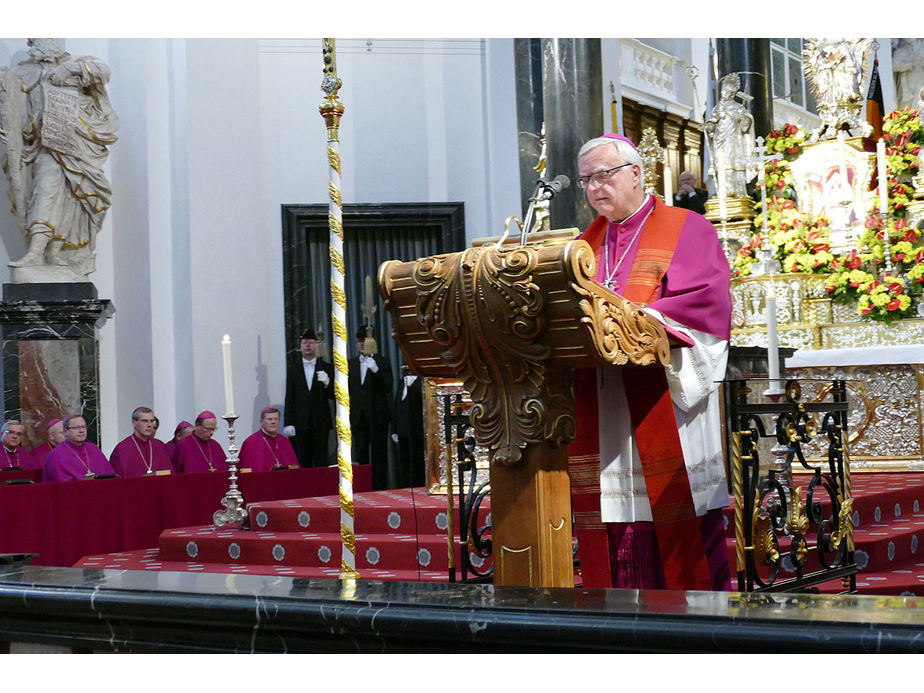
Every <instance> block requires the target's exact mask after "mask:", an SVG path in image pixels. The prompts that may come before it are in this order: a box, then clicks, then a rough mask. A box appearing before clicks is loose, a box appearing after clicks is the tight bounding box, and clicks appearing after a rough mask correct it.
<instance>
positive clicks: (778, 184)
mask: <svg viewBox="0 0 924 693" xmlns="http://www.w3.org/2000/svg"><path fill="white" fill-rule="evenodd" d="M785 187H786V181H784V180H783V179H782V178H780V179H779V180H778V181H777V182H776V189H777V190H782V189H783V188H785Z"/></svg>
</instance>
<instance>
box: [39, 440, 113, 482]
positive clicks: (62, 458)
mask: <svg viewBox="0 0 924 693" xmlns="http://www.w3.org/2000/svg"><path fill="white" fill-rule="evenodd" d="M87 470H89V471H90V472H91V473H93V474H115V470H114V469H113V468H112V465H111V464H109V460H107V459H106V456H105V455H104V454H103V451H102V450H100V449H99V448H98V447H96V446H95V445H94V444H93V443H84V444H83V445H82V446H80V447H78V446H76V445H74V444H73V443H72V442H71V441H69V440H65V441H64V442H63V443H61V444H60V445H59V446H58V447H56V448H55V449H54V450H52V451H51V452H50V453H49V455H48V457H46V458H45V467H44V469H43V470H42V481H79V480H80V479H83V478H84V477H85V476H86V475H87Z"/></svg>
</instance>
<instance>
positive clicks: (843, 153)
mask: <svg viewBox="0 0 924 693" xmlns="http://www.w3.org/2000/svg"><path fill="white" fill-rule="evenodd" d="M837 145H838V147H837V154H838V156H839V157H840V161H841V163H840V170H841V185H842V186H843V187H844V189H846V188H847V140H845V139H844V131H843V130H838V131H837Z"/></svg>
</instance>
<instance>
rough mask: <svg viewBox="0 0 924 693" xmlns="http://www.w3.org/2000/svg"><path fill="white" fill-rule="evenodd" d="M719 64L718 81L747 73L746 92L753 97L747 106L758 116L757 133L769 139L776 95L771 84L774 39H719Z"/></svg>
mask: <svg viewBox="0 0 924 693" xmlns="http://www.w3.org/2000/svg"><path fill="white" fill-rule="evenodd" d="M716 55H717V58H718V63H719V74H718V75H717V77H718V79H722V77H724V76H725V75H728V74H731V73H732V72H745V73H748V74H743V75H742V76H741V86H742V91H745V92H747V93H748V94H749V95H751V96H753V97H754V99H753V101H750V102H749V103H747V104H746V106H747V109H748V110H749V111H750V112H751V115H752V116H754V132H755V133H756V135H757V136H760V137H766V136H767V133H768V132H770V131H771V130H772V129H773V93H772V86H771V84H770V39H768V38H720V39H716Z"/></svg>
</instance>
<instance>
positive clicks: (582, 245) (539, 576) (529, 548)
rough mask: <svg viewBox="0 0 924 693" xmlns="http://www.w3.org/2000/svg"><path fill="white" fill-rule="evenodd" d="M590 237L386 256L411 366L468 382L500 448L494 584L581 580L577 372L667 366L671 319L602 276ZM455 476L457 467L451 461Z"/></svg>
mask: <svg viewBox="0 0 924 693" xmlns="http://www.w3.org/2000/svg"><path fill="white" fill-rule="evenodd" d="M595 264H596V263H595V260H594V254H593V250H592V249H591V248H590V246H589V245H588V244H587V243H586V242H585V241H569V242H567V243H563V244H561V243H560V244H543V245H539V244H537V245H532V244H528V245H507V246H496V245H485V246H480V247H477V248H470V249H468V250H465V251H462V252H459V253H450V254H446V255H435V256H432V257H427V258H422V259H419V260H416V261H415V262H398V261H395V260H392V261H389V262H385V263H383V264H382V266H381V267H380V268H379V290H380V292H381V294H382V297H383V298H384V300H385V308H386V310H388V311H389V313H390V314H391V321H392V333H393V335H394V338H395V340H396V341H397V343H398V345H399V347H400V348H401V351H402V352H403V353H404V357H405V359H406V361H407V363H408V365H409V367H410V369H411V370H412V371H413V372H414V373H416V374H417V375H420V376H424V377H443V378H445V377H449V378H458V379H460V380H462V382H463V385H464V387H465V389H466V391H467V392H468V393H469V395H470V396H471V398H472V402H473V404H472V408H471V422H472V426H473V428H474V429H475V439H476V441H477V442H478V444H479V445H481V446H482V447H484V448H486V449H487V450H488V451H489V457H490V462H491V468H490V475H491V519H492V528H491V529H492V534H493V542H494V582H495V584H498V585H530V586H538V587H573V586H574V574H573V573H574V571H573V559H572V549H571V547H572V543H571V497H570V484H569V479H568V443H569V442H571V440H573V439H574V435H575V430H576V425H575V405H574V393H573V387H572V376H573V369H574V368H578V367H594V366H599V365H602V364H607V363H609V364H616V365H625V364H634V365H651V364H656V363H660V364H665V363H667V361H668V359H669V344H668V338H667V334H666V333H665V331H664V328H663V326H662V325H661V324H660V323H659V322H658V321H656V320H655V319H654V318H652V317H651V316H649V315H648V314H647V313H645V312H644V311H642V310H641V309H640V308H639V307H638V306H635V305H634V304H632V303H629V302H628V301H626V300H625V299H623V298H622V297H620V296H617V295H616V294H614V293H612V292H610V291H608V290H606V289H605V288H603V287H602V286H600V285H599V284H597V283H596V282H594V281H593V280H592V277H594V276H596V267H595ZM450 472H451V470H450Z"/></svg>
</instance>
